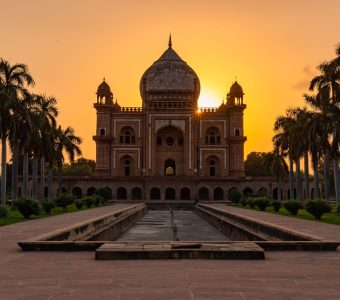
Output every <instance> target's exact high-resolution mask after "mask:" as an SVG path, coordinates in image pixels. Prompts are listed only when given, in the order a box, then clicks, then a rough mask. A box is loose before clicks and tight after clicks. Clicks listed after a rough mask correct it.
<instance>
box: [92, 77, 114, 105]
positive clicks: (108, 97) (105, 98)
mask: <svg viewBox="0 0 340 300" xmlns="http://www.w3.org/2000/svg"><path fill="white" fill-rule="evenodd" d="M96 94H97V103H100V104H112V99H113V94H112V92H111V89H110V86H109V85H108V84H107V83H106V81H105V78H104V79H103V82H102V83H101V84H100V85H99V86H98V89H97V93H96Z"/></svg>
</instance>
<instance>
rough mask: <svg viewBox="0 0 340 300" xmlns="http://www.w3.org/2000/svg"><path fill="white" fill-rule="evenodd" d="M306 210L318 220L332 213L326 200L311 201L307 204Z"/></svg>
mask: <svg viewBox="0 0 340 300" xmlns="http://www.w3.org/2000/svg"><path fill="white" fill-rule="evenodd" d="M306 210H307V211H308V212H309V213H310V214H311V215H312V216H313V217H314V218H315V219H317V220H320V219H321V217H322V215H323V214H325V213H328V212H330V211H331V207H330V205H329V204H328V203H327V202H326V201H324V200H309V201H307V202H306Z"/></svg>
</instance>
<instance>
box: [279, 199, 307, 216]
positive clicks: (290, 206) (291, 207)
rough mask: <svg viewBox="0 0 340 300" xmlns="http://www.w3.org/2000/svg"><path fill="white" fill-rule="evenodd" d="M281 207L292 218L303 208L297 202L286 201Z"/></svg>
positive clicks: (300, 203) (299, 202)
mask: <svg viewBox="0 0 340 300" xmlns="http://www.w3.org/2000/svg"><path fill="white" fill-rule="evenodd" d="M283 206H284V208H285V209H286V210H287V211H288V212H289V213H290V214H291V215H293V216H296V215H297V213H298V212H299V210H300V209H302V208H303V204H302V202H301V201H299V200H288V201H287V202H285V203H284V205H283Z"/></svg>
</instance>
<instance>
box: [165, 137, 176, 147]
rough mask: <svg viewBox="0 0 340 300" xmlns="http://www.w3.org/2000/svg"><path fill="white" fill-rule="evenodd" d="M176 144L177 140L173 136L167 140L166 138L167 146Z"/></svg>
mask: <svg viewBox="0 0 340 300" xmlns="http://www.w3.org/2000/svg"><path fill="white" fill-rule="evenodd" d="M174 143H175V139H174V138H173V137H172V136H168V137H167V138H166V145H167V146H170V147H171V146H173V145H174Z"/></svg>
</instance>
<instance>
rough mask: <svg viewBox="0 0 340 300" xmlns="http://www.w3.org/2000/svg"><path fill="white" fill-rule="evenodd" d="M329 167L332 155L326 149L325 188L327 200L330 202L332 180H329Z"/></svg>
mask: <svg viewBox="0 0 340 300" xmlns="http://www.w3.org/2000/svg"><path fill="white" fill-rule="evenodd" d="M329 165H330V155H329V151H328V150H327V149H326V151H325V157H324V166H323V171H324V179H323V180H324V187H325V200H326V201H327V202H329V201H330V200H329V194H330V191H329V189H330V184H329V182H330V180H329Z"/></svg>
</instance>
